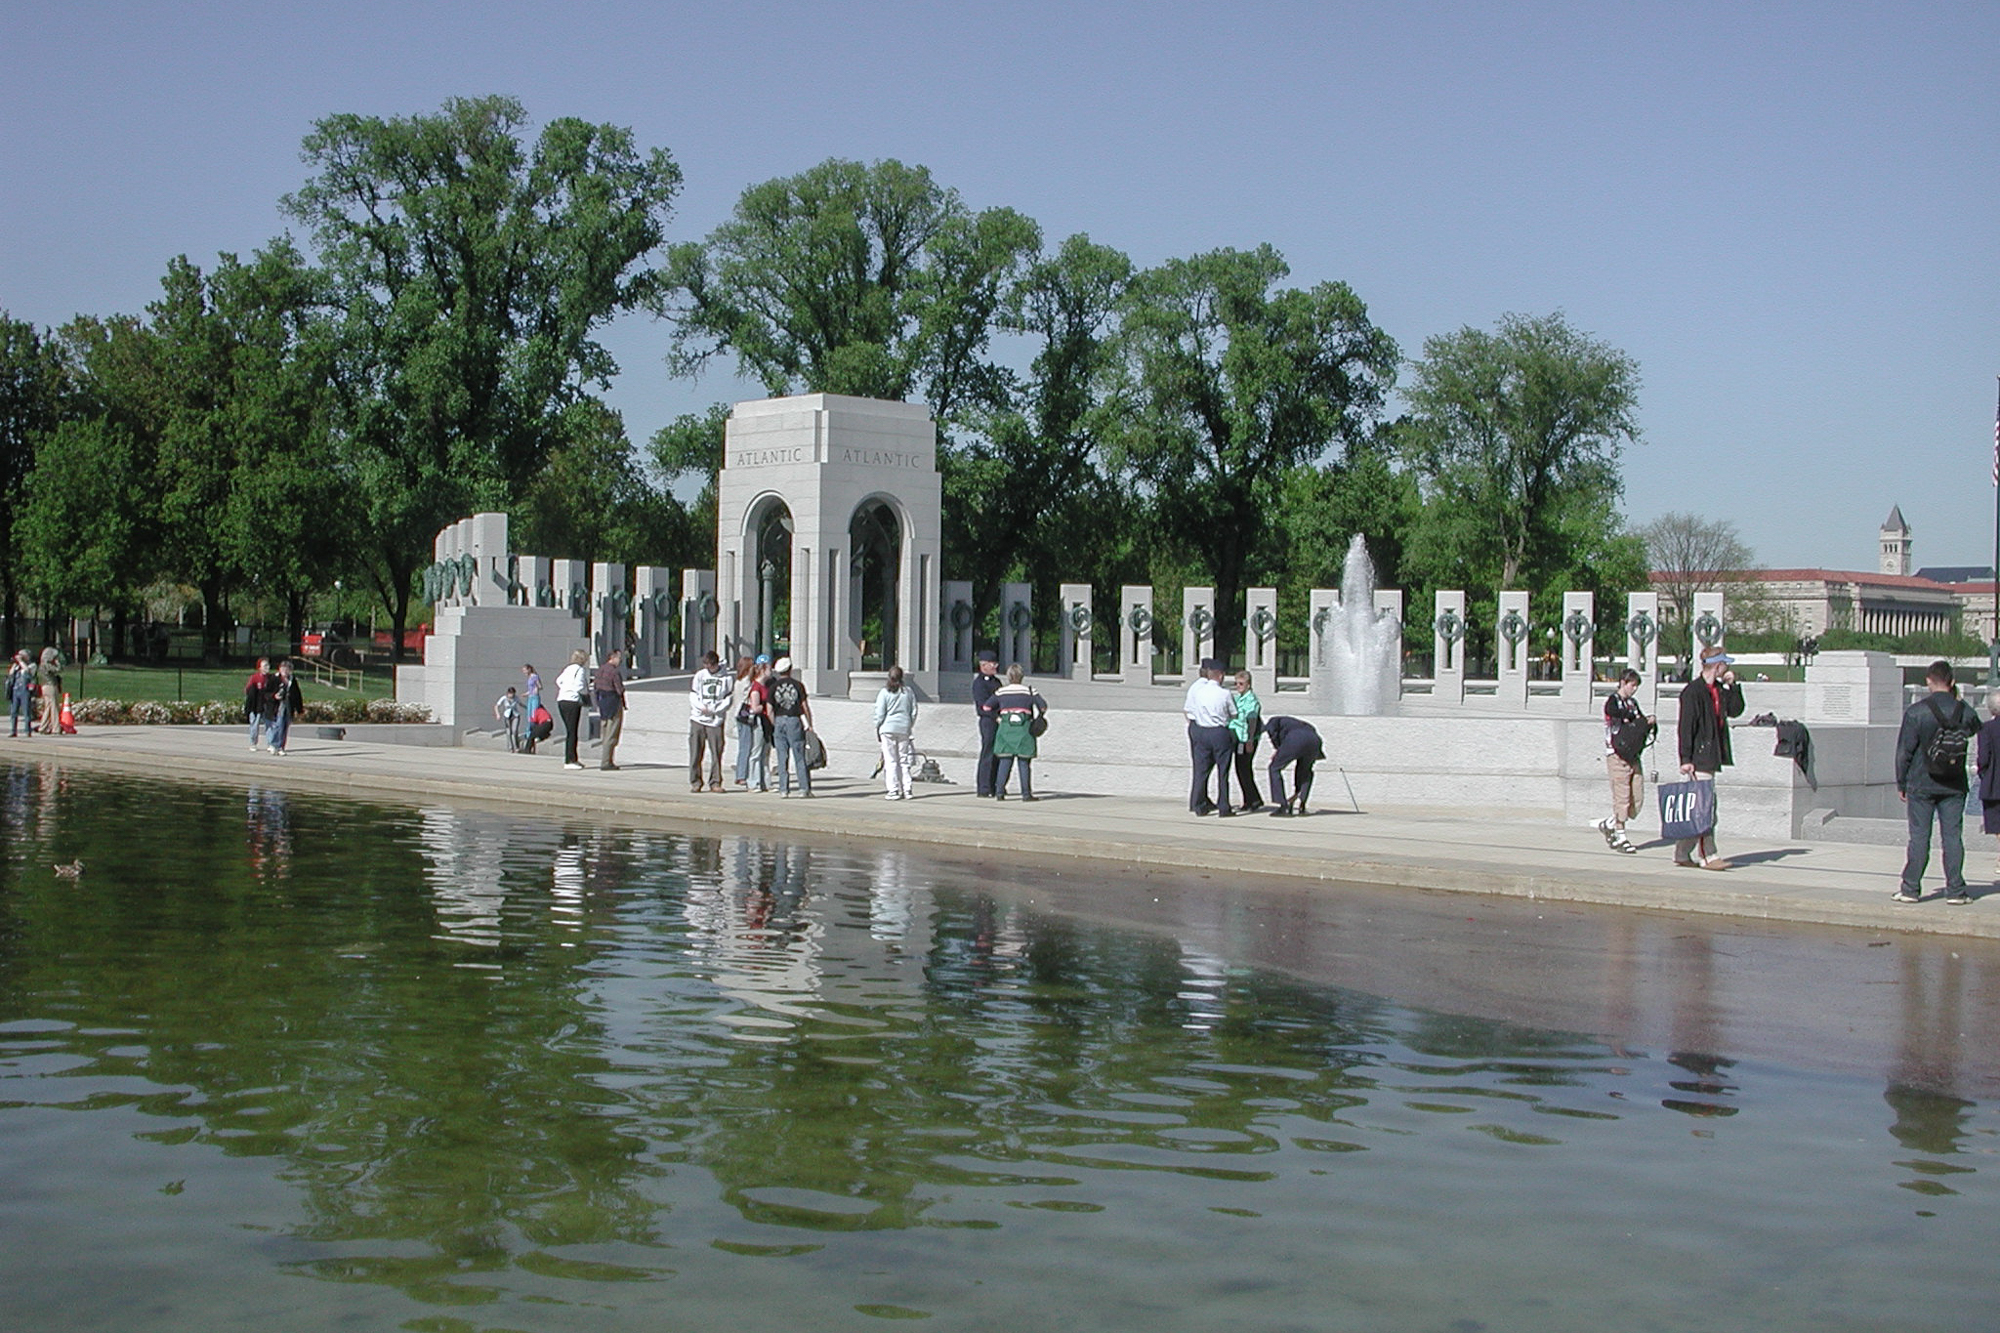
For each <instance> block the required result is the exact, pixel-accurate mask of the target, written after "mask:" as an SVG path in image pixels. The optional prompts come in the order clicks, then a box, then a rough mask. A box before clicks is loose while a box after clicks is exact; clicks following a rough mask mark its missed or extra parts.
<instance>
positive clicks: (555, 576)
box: [549, 560, 590, 638]
mask: <svg viewBox="0 0 2000 1333" xmlns="http://www.w3.org/2000/svg"><path fill="white" fill-rule="evenodd" d="M549 582H550V583H551V584H553V585H554V587H555V596H556V605H557V606H559V607H561V608H562V609H563V610H565V611H567V612H569V613H570V614H571V615H572V616H575V617H576V618H577V619H578V620H582V621H588V620H589V619H590V567H589V566H588V565H586V564H584V563H583V561H581V560H551V561H549ZM577 634H578V636H579V637H583V638H588V637H589V634H590V631H589V629H588V627H586V628H583V629H579V630H578V631H577Z"/></svg>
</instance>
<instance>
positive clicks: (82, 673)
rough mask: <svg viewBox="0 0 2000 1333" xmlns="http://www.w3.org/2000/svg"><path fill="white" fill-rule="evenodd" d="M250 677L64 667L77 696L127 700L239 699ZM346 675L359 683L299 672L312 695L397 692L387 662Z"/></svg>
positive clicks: (197, 670)
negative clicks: (341, 683)
mask: <svg viewBox="0 0 2000 1333" xmlns="http://www.w3.org/2000/svg"><path fill="white" fill-rule="evenodd" d="M249 678H250V668H248V667H222V668H216V669H211V668H208V667H196V666H182V667H177V666H173V665H167V666H124V665H118V666H83V665H79V664H77V663H75V662H72V663H70V665H69V666H68V668H67V669H65V670H64V672H63V688H64V689H66V690H68V691H69V693H70V696H71V697H72V698H76V699H118V700H121V701H123V702H125V703H138V702H140V701H142V700H152V701H154V702H157V703H172V702H174V701H175V700H186V701H188V702H190V703H206V702H207V701H209V700H211V699H220V700H223V701H224V702H233V701H235V700H238V699H241V698H242V697H243V682H244V681H246V680H248V679H249ZM341 679H350V680H354V681H355V682H356V685H357V688H355V689H351V690H343V689H339V688H337V687H335V686H332V685H322V684H320V683H319V682H317V681H315V680H314V679H313V678H312V672H311V671H310V670H305V671H301V672H300V673H299V689H300V691H301V692H302V693H303V694H304V695H305V697H306V698H308V699H354V698H361V699H386V698H388V697H390V696H391V695H393V694H394V693H395V689H394V688H393V682H392V681H391V679H390V676H389V672H388V669H387V668H386V667H385V668H381V669H378V670H374V671H370V672H369V673H368V674H367V675H365V676H359V677H356V676H352V675H345V676H342V677H341Z"/></svg>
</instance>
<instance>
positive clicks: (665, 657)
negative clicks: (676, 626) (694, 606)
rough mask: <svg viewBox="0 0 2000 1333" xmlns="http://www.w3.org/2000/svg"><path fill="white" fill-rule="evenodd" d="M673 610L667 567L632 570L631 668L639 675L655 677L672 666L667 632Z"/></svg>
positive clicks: (671, 581)
mask: <svg viewBox="0 0 2000 1333" xmlns="http://www.w3.org/2000/svg"><path fill="white" fill-rule="evenodd" d="M677 610H678V608H677V607H676V606H675V603H674V572H673V571H672V570H671V569H663V568H661V567H660V566H658V565H640V566H638V567H637V568H635V569H634V570H633V571H632V629H633V632H634V638H635V639H636V640H637V641H636V642H635V643H634V645H633V648H632V670H633V671H635V672H636V673H638V674H639V675H641V676H657V675H660V674H662V673H664V672H668V671H671V670H673V669H674V656H673V634H672V632H671V631H672V626H673V622H674V615H675V612H676V611H677Z"/></svg>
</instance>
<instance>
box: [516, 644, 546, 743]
mask: <svg viewBox="0 0 2000 1333" xmlns="http://www.w3.org/2000/svg"><path fill="white" fill-rule="evenodd" d="M521 708H522V714H521V715H522V716H523V717H525V718H526V719H527V720H528V721H527V726H526V728H525V729H524V731H525V734H526V735H527V738H528V739H527V743H526V744H524V745H523V746H522V747H521V750H522V753H524V754H533V753H534V752H535V744H536V736H535V728H536V727H537V726H539V725H540V723H539V722H538V721H537V720H536V714H538V713H540V712H541V711H542V675H541V673H540V672H539V671H537V670H535V664H534V663H533V662H523V663H522V664H521Z"/></svg>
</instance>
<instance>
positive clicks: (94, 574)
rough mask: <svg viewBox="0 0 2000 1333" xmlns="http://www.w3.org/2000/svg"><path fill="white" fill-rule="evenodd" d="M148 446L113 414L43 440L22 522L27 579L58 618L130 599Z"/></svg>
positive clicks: (65, 426) (67, 426) (48, 613)
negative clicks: (142, 461)
mask: <svg viewBox="0 0 2000 1333" xmlns="http://www.w3.org/2000/svg"><path fill="white" fill-rule="evenodd" d="M139 453H140V451H139V449H138V448H137V447H136V445H135V442H134V440H133V437H132V433H131V431H130V430H129V429H128V428H127V427H126V426H124V425H123V424H122V423H120V422H117V421H115V420H111V419H109V418H107V417H101V416H100V417H93V418H87V419H82V420H71V421H64V422H62V423H61V424H59V425H58V426H56V428H55V429H54V430H51V431H48V432H46V433H44V434H42V435H40V436H38V437H37V440H36V448H35V460H34V474H35V476H36V478H37V482H36V484H35V485H34V486H33V487H32V488H30V490H29V492H28V496H27V503H26V504H25V505H24V506H23V507H22V509H21V512H20V513H19V514H18V515H17V516H16V519H15V541H16V542H17V543H18V545H19V549H20V552H21V556H22V561H23V565H24V570H23V583H24V584H25V586H26V588H27V590H28V592H29V593H30V595H32V596H33V597H35V598H36V600H37V601H39V602H40V603H41V606H42V613H43V615H44V616H45V617H47V618H48V619H50V620H63V619H66V618H68V616H70V615H72V614H74V613H77V612H83V611H93V610H95V609H97V608H98V607H101V606H107V605H110V604H112V603H115V602H118V601H120V600H122V599H123V598H124V597H126V595H127V594H128V593H129V592H130V591H131V589H132V587H133V575H132V571H133V570H134V569H135V568H137V567H138V566H139V560H138V555H139V550H140V536H141V533H142V531H143V527H142V499H141V495H140V488H141V486H142V484H143V483H142V481H141V470H140V468H139V467H138V466H137V465H136V464H137V460H138V455H139Z"/></svg>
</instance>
